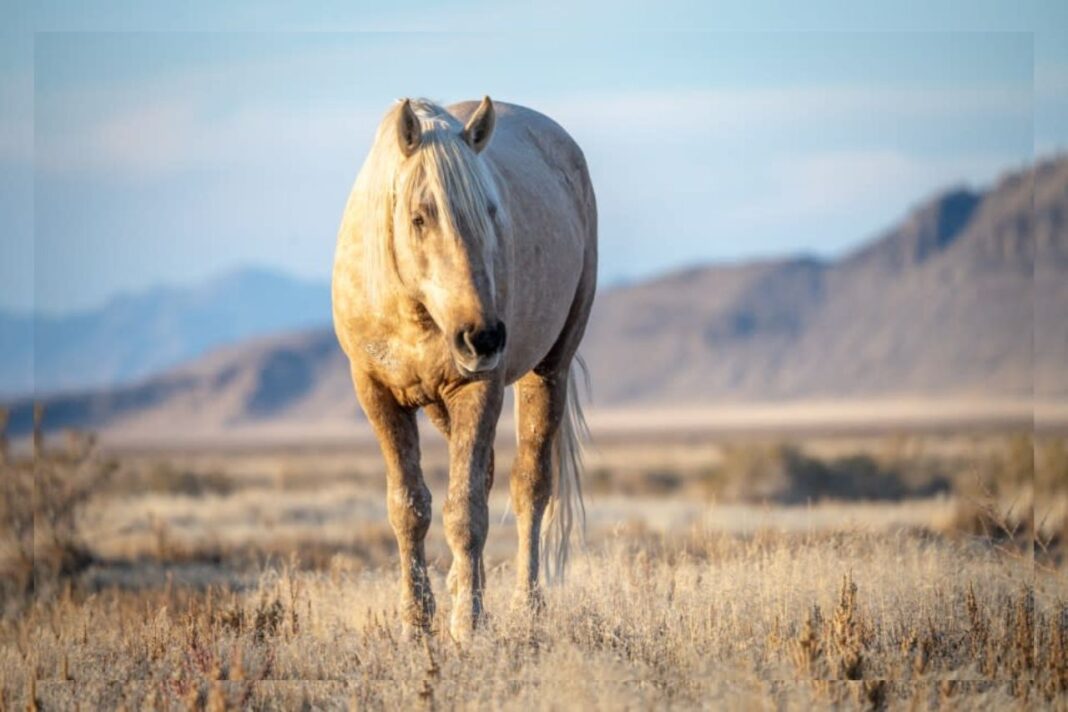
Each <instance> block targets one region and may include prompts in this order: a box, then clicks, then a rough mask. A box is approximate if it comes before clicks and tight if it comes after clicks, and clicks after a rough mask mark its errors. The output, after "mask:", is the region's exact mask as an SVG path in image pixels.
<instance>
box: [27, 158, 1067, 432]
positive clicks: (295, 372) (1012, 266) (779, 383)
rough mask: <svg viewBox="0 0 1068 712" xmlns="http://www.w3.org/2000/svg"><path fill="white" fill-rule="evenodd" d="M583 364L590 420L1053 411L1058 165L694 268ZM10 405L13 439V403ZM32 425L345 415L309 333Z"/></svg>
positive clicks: (611, 300)
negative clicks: (839, 240)
mask: <svg viewBox="0 0 1068 712" xmlns="http://www.w3.org/2000/svg"><path fill="white" fill-rule="evenodd" d="M324 308H325V307H324ZM324 313H328V312H324ZM582 351H583V353H584V354H585V356H586V359H587V362H588V363H589V366H590V370H591V372H592V374H593V381H594V397H595V402H596V404H597V405H598V406H603V405H609V406H613V405H627V404H631V405H642V406H648V405H656V406H689V405H699V404H710V403H732V402H734V403H744V402H749V403H752V402H759V401H764V402H767V401H785V400H794V399H864V398H889V397H919V398H963V399H965V400H968V401H973V400H983V399H986V400H997V399H1017V400H1020V399H1022V400H1025V401H1026V400H1027V399H1029V398H1031V397H1032V395H1035V396H1037V397H1040V398H1042V399H1047V400H1054V401H1058V402H1060V401H1065V400H1068V365H1066V364H1068V158H1060V159H1056V160H1051V161H1046V162H1043V163H1041V164H1039V165H1037V166H1035V167H1034V168H1032V169H1029V170H1026V171H1022V172H1018V173H1015V174H1012V175H1009V176H1007V177H1005V178H1004V179H1002V180H1001V181H1000V182H999V183H998V184H997V185H996V186H994V187H993V188H991V189H990V190H987V191H985V192H975V191H970V190H961V189H958V190H951V191H948V192H945V193H943V194H941V195H938V196H935V197H933V198H932V199H930V200H928V201H927V202H925V203H923V204H922V205H919V206H918V207H917V208H916V209H914V210H913V211H911V212H910V213H909V214H908V215H907V216H906V217H905V219H904V220H902V221H901V222H900V223H899V224H898V225H896V226H894V227H892V228H891V229H889V230H888V231H886V232H885V233H883V234H882V235H880V236H878V237H877V238H876V239H874V240H872V241H871V242H869V243H867V244H865V245H863V246H862V247H860V248H859V249H857V250H855V251H853V252H851V253H849V254H846V255H843V256H842V257H840V258H838V259H834V260H820V259H815V258H810V257H796V258H788V259H779V260H765V261H756V262H748V263H741V264H731V265H716V266H706V267H698V268H692V269H687V270H684V271H680V272H675V273H673V274H668V275H665V276H663V277H660V278H658V279H653V280H650V281H647V282H644V283H641V284H637V285H631V286H626V287H620V288H617V289H612V290H606V291H604V292H602V293H601V294H600V295H599V296H598V299H597V303H596V305H595V308H594V312H593V315H592V317H591V321H590V326H589V329H588V331H587V334H586V338H585V340H584V342H583V347H582ZM14 405H15V407H14V412H13V426H14V428H15V430H16V431H21V432H25V430H26V429H27V428H28V427H29V422H30V404H29V402H28V401H22V402H20V403H16V404H14ZM47 413H48V416H47V421H46V422H47V423H48V425H49V426H50V427H71V426H78V427H86V426H92V427H102V426H103V427H111V428H119V429H121V428H127V427H133V426H134V425H136V426H137V427H143V428H155V429H156V430H155V432H159V429H160V428H162V429H163V430H164V431H165V430H167V429H172V430H173V429H177V428H186V427H192V426H194V425H195V426H196V427H199V428H203V429H208V430H211V431H213V432H215V431H224V430H226V429H227V428H235V427H241V426H244V425H250V424H256V423H261V424H262V423H274V424H279V423H286V422H290V423H301V424H303V425H308V424H312V425H314V424H315V423H320V422H322V423H325V422H328V421H332V420H336V419H345V420H350V419H351V418H352V417H353V415H354V414H356V413H358V410H357V407H356V404H355V398H354V396H353V394H352V389H351V385H350V383H349V377H348V373H347V364H346V362H345V359H344V357H343V356H342V354H341V353H340V351H339V349H338V347H337V346H336V344H335V340H334V336H333V333H332V332H331V331H330V330H329V329H318V330H310V331H305V332H301V333H294V334H287V335H284V336H278V337H269V338H265V339H260V340H257V341H255V342H252V343H245V344H237V345H234V346H232V347H228V348H225V349H222V350H220V351H217V352H216V353H213V354H211V355H209V356H207V357H204V358H202V359H200V360H197V361H195V362H193V363H191V364H189V365H186V366H183V367H181V368H177V369H174V370H171V371H169V372H166V373H164V374H162V375H160V376H157V377H154V378H150V379H147V380H145V381H143V382H141V383H139V384H136V385H133V386H129V387H123V388H119V389H113V390H105V391H87V392H84V393H82V394H78V395H71V396H64V397H57V398H53V399H51V400H50V402H48V403H47Z"/></svg>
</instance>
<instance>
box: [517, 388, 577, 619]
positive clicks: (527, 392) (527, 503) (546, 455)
mask: <svg viewBox="0 0 1068 712" xmlns="http://www.w3.org/2000/svg"><path fill="white" fill-rule="evenodd" d="M515 397H516V409H517V412H518V413H517V415H518V422H517V423H516V428H517V433H518V436H519V445H518V449H517V452H516V458H515V463H514V464H513V466H512V476H511V491H512V508H513V509H514V510H515V518H516V528H517V530H518V534H519V552H518V555H517V557H516V592H515V599H514V601H513V603H514V604H515V605H517V606H523V607H533V608H537V607H539V606H540V604H541V593H540V590H539V588H538V561H539V553H540V552H539V540H540V538H541V524H542V517H543V515H544V514H545V508H546V505H547V504H548V502H549V497H550V495H551V494H552V486H553V485H552V482H553V462H552V459H553V454H552V453H553V440H554V439H555V437H556V432H557V430H558V429H559V427H560V421H561V419H562V418H563V415H564V406H565V403H566V400H567V370H566V369H564V370H563V371H562V372H561V371H554V372H552V373H549V374H545V375H543V374H539V373H537V372H535V371H531V372H530V373H528V374H527V375H525V376H524V377H523V378H521V379H519V381H517V382H516V387H515Z"/></svg>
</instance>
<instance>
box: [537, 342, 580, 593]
mask: <svg viewBox="0 0 1068 712" xmlns="http://www.w3.org/2000/svg"><path fill="white" fill-rule="evenodd" d="M576 371H581V372H582V378H583V382H584V385H585V388H586V393H587V394H589V391H590V372H589V370H588V369H587V368H586V363H585V361H583V360H582V358H581V357H580V356H578V355H577V354H576V355H575V358H574V359H573V360H572V361H571V366H570V368H569V369H568V373H567V390H566V393H567V395H566V401H565V403H564V417H563V418H562V419H561V422H560V427H559V428H557V431H556V439H555V440H554V441H553V470H554V475H555V476H554V479H553V492H552V496H551V497H550V498H549V506H548V508H547V509H546V511H545V519H544V521H543V522H542V528H541V532H542V560H543V561H544V562H545V578H546V580H547V581H553V580H561V579H563V576H564V570H565V569H566V568H567V559H568V554H569V552H570V545H571V531H572V529H574V528H575V524H576V522H577V523H578V529H579V536H580V537H581V539H582V541H583V543H585V532H586V505H585V504H584V503H583V501H582V480H581V474H582V448H583V445H584V443H585V442H586V441H588V440H589V436H590V429H589V426H588V425H586V418H585V416H584V415H583V414H582V404H581V403H579V394H578V390H579V389H578V374H577V373H576Z"/></svg>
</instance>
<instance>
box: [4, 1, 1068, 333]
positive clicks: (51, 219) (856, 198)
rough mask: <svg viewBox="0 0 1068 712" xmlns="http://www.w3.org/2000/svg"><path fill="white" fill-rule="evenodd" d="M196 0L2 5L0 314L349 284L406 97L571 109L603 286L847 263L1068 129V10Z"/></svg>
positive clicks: (1043, 5) (1059, 146)
mask: <svg viewBox="0 0 1068 712" xmlns="http://www.w3.org/2000/svg"><path fill="white" fill-rule="evenodd" d="M173 5H174V4H173V3H168V4H163V3H155V2H140V3H134V2H98V3H93V4H92V5H90V4H88V3H81V4H78V3H66V2H41V3H34V4H32V5H30V4H24V5H17V6H14V7H13V8H7V6H5V9H4V10H3V11H2V12H4V13H5V14H8V13H10V15H9V17H8V18H7V19H9V22H6V23H3V24H4V26H5V27H7V28H9V29H8V31H7V32H6V33H5V34H4V36H3V38H2V39H3V40H4V41H3V43H2V45H3V46H2V48H0V235H2V236H3V243H2V247H0V309H9V310H10V309H14V310H22V311H25V310H30V309H36V310H38V311H41V312H49V313H58V312H71V311H78V310H83V309H87V308H92V307H94V306H97V305H100V304H102V303H104V302H105V301H106V300H108V299H110V298H113V297H114V296H115V295H117V294H120V293H123V292H129V291H133V290H140V289H145V288H149V287H151V286H154V285H158V284H160V283H168V284H190V283H194V282H196V281H199V280H202V279H205V278H208V277H210V276H213V275H217V274H219V273H221V272H223V271H226V270H228V269H233V268H236V267H239V266H241V265H247V264H255V265H260V266H267V267H272V268H277V269H280V270H283V271H286V272H289V273H291V274H294V275H297V276H301V277H307V278H312V279H320V280H326V279H328V278H329V274H330V269H331V262H332V256H333V249H334V242H335V237H336V231H337V225H338V222H339V219H340V215H341V210H342V207H343V206H344V202H345V199H346V196H347V194H348V192H349V190H350V188H351V185H352V182H353V179H354V178H355V176H356V173H357V171H358V170H359V167H360V164H361V162H362V160H363V157H364V155H365V154H366V151H367V149H368V147H369V145H370V142H371V139H372V136H373V133H374V129H375V126H376V125H377V123H378V121H379V120H380V118H381V116H382V114H383V113H384V112H385V111H386V110H387V109H388V108H389V106H390V104H391V102H392V101H394V100H395V99H396V98H398V97H401V96H426V97H429V98H432V99H435V100H438V101H441V102H442V103H449V102H452V101H457V100H462V99H469V98H478V97H480V96H482V95H483V94H489V95H490V96H492V97H493V98H494V99H496V100H499V101H509V102H514V103H519V104H525V105H527V106H531V107H533V108H536V109H538V110H539V111H542V112H543V113H546V114H548V115H550V116H552V117H553V118H555V119H556V120H557V121H558V122H560V123H561V124H562V125H563V126H564V127H565V128H566V129H567V130H568V131H569V132H570V133H571V134H572V136H574V138H575V139H576V140H577V141H578V143H579V145H580V146H581V147H582V148H583V150H584V151H585V153H586V156H587V160H588V163H589V165H590V169H591V173H592V176H593V181H594V186H595V189H596V191H597V195H598V202H599V212H600V236H601V246H600V253H601V265H600V267H601V275H600V276H601V279H602V281H603V282H604V283H607V284H611V283H618V282H621V281H629V280H636V279H641V278H644V277H648V276H650V275H654V274H657V273H661V272H664V271H666V270H670V269H674V268H678V267H682V266H687V265H692V264H694V263H698V262H708V261H722V260H741V259H751V258H757V257H763V256H770V255H782V254H787V253H800V252H805V253H812V254H817V255H822V256H826V257H833V256H835V255H838V254H841V253H842V252H843V251H847V250H849V249H850V248H852V247H854V246H856V245H858V244H859V243H861V242H863V241H865V240H868V239H871V238H872V237H874V236H876V235H878V234H879V232H880V230H883V229H885V228H887V227H888V226H890V225H891V224H892V223H893V222H894V221H895V220H897V219H899V218H900V217H901V216H902V215H903V214H904V212H905V211H906V210H907V209H909V208H910V207H911V206H914V205H915V204H916V203H917V201H920V200H922V199H924V198H926V197H928V196H930V195H931V194H932V193H933V192H935V191H938V190H941V189H945V188H949V187H952V186H959V185H971V186H976V187H982V186H985V185H989V184H990V183H991V182H992V181H994V180H996V179H997V177H998V176H999V175H1002V174H1003V173H1004V172H1005V171H1007V170H1012V169H1017V168H1020V167H1023V166H1025V165H1027V164H1028V163H1029V162H1031V161H1032V160H1033V159H1034V157H1035V156H1046V155H1050V154H1052V153H1054V152H1058V151H1064V150H1065V149H1066V148H1068V10H1065V8H1066V7H1068V3H1055V2H1048V3H1047V2H1032V3H1022V4H1018V3H1017V4H1009V3H998V2H970V3H964V2H957V3H953V2H944V1H943V2H938V1H937V0H936V1H935V2H924V3H920V2H912V1H911V0H910V1H908V2H898V3H893V4H890V3H886V4H860V5H863V7H856V5H858V4H856V3H842V2H814V3H804V4H799V3H785V2H783V3H780V2H758V3H746V4H724V3H697V2H693V3H688V2H667V3H663V4H658V5H657V9H656V11H655V12H653V11H651V10H649V9H647V8H646V7H645V6H644V5H643V4H639V3H627V2H623V3H613V4H611V5H609V4H606V3H602V4H598V3H585V4H576V3H571V2H564V1H563V0H550V1H549V2H541V3H536V4H535V3H527V2H520V3H502V2H497V3H489V2H453V3H435V4H433V5H430V4H428V3H423V2H418V1H413V2H408V3H404V7H405V12H404V13H403V14H400V13H399V12H398V11H396V10H393V9H390V8H393V7H396V4H393V3H390V4H386V3H383V4H381V5H380V6H377V7H376V6H374V5H373V4H368V3H364V4H362V5H360V7H359V9H358V10H352V9H351V8H352V4H351V3H344V4H342V3H338V4H336V5H332V4H330V3H326V4H320V5H319V6H318V9H317V14H316V15H314V16H313V15H309V14H308V13H307V11H306V10H305V9H302V8H301V5H300V4H297V3H278V2H266V3H255V4H253V3H240V2H239V3H228V4H226V8H225V9H224V10H219V9H217V8H214V7H213V5H215V4H214V3H205V2H189V3H182V4H181V7H180V8H177V7H174V6H173ZM802 7H803V8H804V9H803V11H802V10H801V9H800V8H802ZM88 8H91V9H88ZM609 8H611V10H610V11H609ZM964 9H967V12H964Z"/></svg>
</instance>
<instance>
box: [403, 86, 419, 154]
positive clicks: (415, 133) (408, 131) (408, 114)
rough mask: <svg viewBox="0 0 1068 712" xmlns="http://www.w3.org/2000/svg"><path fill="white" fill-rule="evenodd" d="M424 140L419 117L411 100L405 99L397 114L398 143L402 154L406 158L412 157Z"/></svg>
mask: <svg viewBox="0 0 1068 712" xmlns="http://www.w3.org/2000/svg"><path fill="white" fill-rule="evenodd" d="M422 140H423V128H422V126H420V125H419V117H418V116H416V115H415V110H414V109H412V102H411V100H409V99H405V100H404V103H403V104H401V108H400V111H399V112H397V141H398V143H400V150H401V153H403V154H404V155H405V156H410V155H412V154H413V153H415V149H417V148H419V142H420V141H422Z"/></svg>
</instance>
